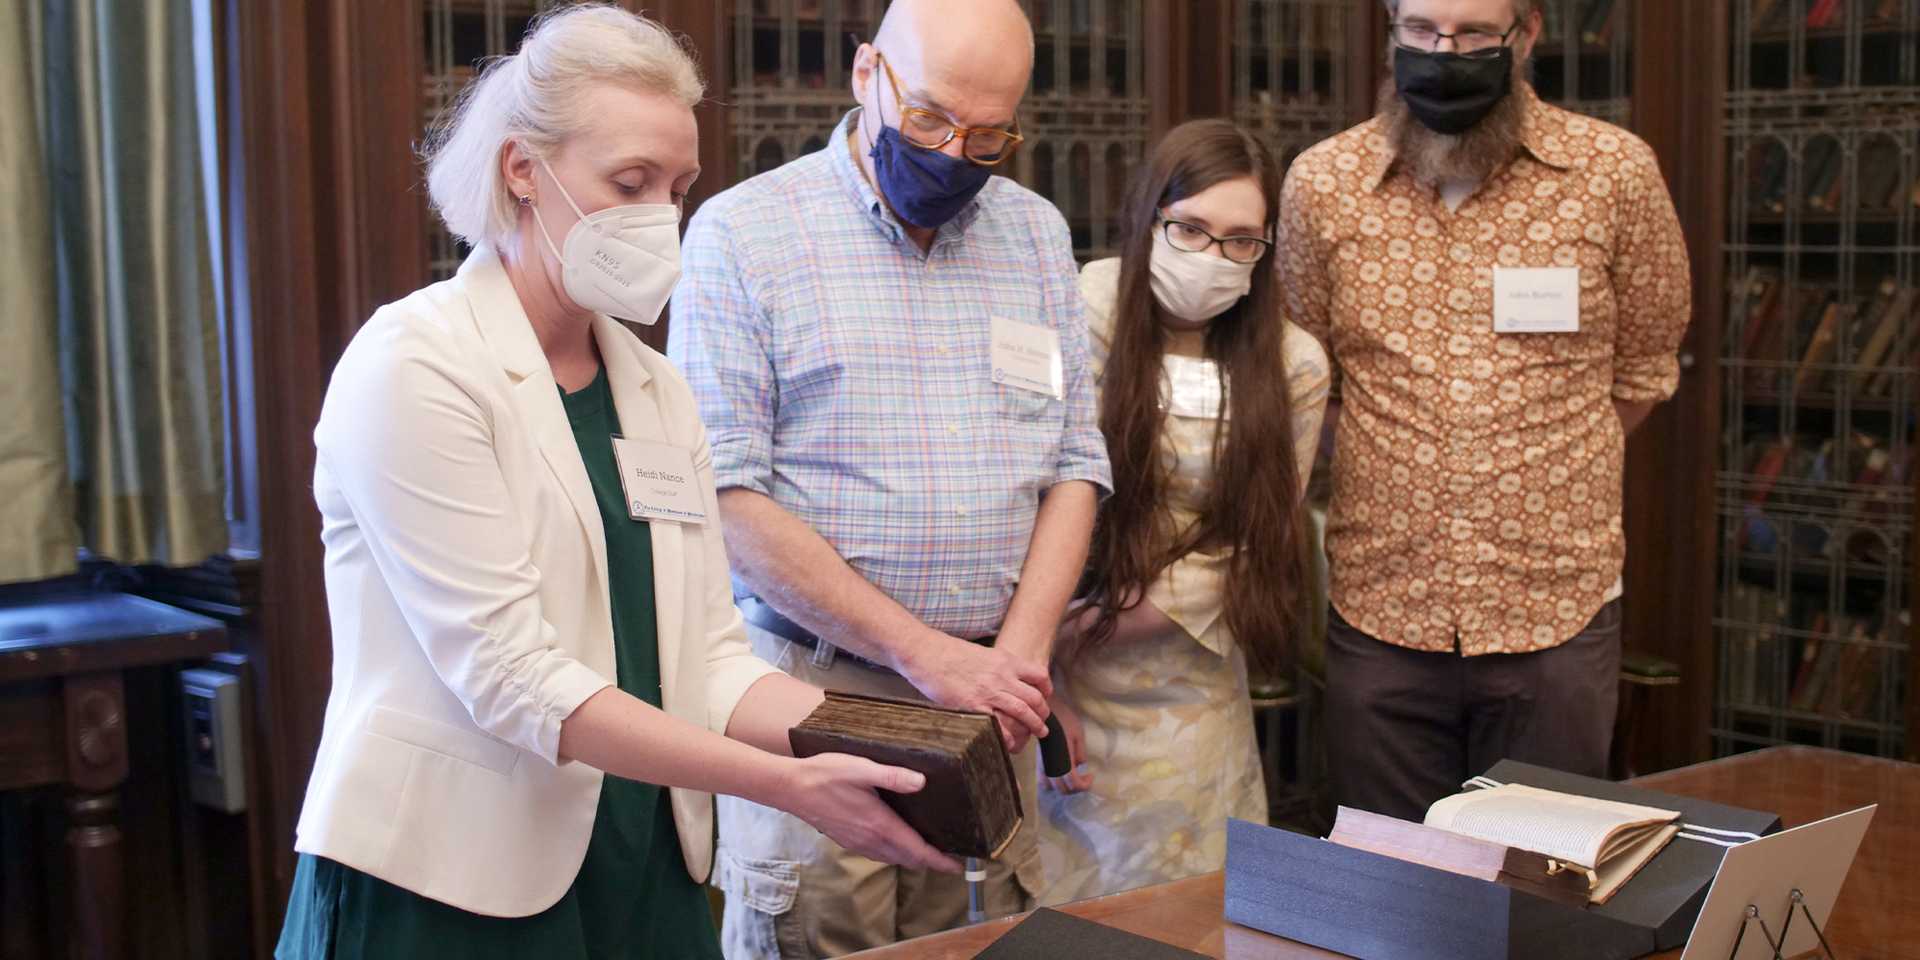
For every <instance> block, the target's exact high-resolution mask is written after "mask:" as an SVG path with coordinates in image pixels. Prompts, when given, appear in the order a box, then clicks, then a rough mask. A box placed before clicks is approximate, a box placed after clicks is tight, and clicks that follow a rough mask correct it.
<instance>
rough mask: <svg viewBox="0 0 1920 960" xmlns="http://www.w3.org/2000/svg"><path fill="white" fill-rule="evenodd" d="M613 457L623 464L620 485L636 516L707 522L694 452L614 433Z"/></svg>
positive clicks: (690, 522) (652, 518)
mask: <svg viewBox="0 0 1920 960" xmlns="http://www.w3.org/2000/svg"><path fill="white" fill-rule="evenodd" d="M613 459H614V462H615V463H617V464H619V466H620V487H621V489H622V490H623V491H625V492H626V496H627V513H628V515H629V516H631V517H633V519H635V520H666V521H670V522H673V523H686V524H694V525H699V524H704V523H706V522H707V507H706V502H705V500H704V498H702V497H701V496H700V475H699V474H698V473H697V472H695V471H694V469H693V454H692V453H690V452H688V451H686V450H683V449H681V448H679V447H676V446H672V445H670V444H665V443H650V442H648V441H645V440H628V439H627V438H625V437H614V438H613Z"/></svg>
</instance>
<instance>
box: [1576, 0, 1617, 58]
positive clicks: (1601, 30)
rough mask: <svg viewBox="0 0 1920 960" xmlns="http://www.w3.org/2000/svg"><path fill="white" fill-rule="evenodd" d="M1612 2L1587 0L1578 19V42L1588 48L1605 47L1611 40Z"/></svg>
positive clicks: (1612, 0)
mask: <svg viewBox="0 0 1920 960" xmlns="http://www.w3.org/2000/svg"><path fill="white" fill-rule="evenodd" d="M1616 6H1617V5H1616V4H1615V3H1614V0H1587V5H1586V10H1585V15H1584V16H1582V17H1581V18H1580V42H1581V43H1584V44H1586V45H1587V46H1590V47H1599V46H1605V45H1606V43H1607V42H1608V41H1609V40H1611V39H1612V35H1613V15H1614V10H1615V7H1616Z"/></svg>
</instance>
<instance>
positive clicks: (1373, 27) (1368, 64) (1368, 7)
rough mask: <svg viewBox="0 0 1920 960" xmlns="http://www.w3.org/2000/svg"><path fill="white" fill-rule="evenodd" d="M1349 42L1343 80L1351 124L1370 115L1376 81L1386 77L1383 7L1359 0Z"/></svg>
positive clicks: (1384, 14)
mask: <svg viewBox="0 0 1920 960" xmlns="http://www.w3.org/2000/svg"><path fill="white" fill-rule="evenodd" d="M1353 33H1354V37H1353V46H1352V47H1350V48H1348V51H1347V83H1348V84H1350V85H1351V89H1352V90H1353V91H1354V97H1353V114H1352V116H1350V117H1349V118H1348V119H1349V120H1351V121H1352V122H1353V123H1354V124H1360V123H1364V122H1366V121H1367V120H1368V119H1370V118H1371V117H1372V116H1373V109H1374V100H1375V97H1376V95H1377V94H1378V93H1379V91H1380V83H1381V81H1383V80H1385V79H1386V77H1387V11H1386V8H1384V7H1382V6H1380V5H1379V4H1377V3H1373V2H1371V0H1363V4H1362V7H1361V10H1360V28H1359V29H1358V30H1355V31H1354V32H1353Z"/></svg>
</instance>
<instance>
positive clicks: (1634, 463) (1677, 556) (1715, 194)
mask: <svg viewBox="0 0 1920 960" xmlns="http://www.w3.org/2000/svg"><path fill="white" fill-rule="evenodd" d="M1632 12H1633V24H1634V36H1633V51H1634V57H1633V62H1634V76H1633V92H1634V98H1633V110H1634V114H1633V126H1634V129H1635V131H1636V132H1638V133H1639V134H1640V135H1641V136H1642V137H1643V138H1645V139H1646V141H1647V142H1648V143H1649V144H1650V145H1651V146H1652V147H1653V150H1654V153H1655V154H1657V155H1658V156H1659V158H1660V168H1661V172H1662V173H1664V174H1665V175H1666V178H1667V184H1668V187H1669V189H1670V190H1671V191H1672V194H1673V199H1674V203H1675V205H1676V207H1677V208H1678V212H1679V215H1680V224H1681V227H1682V228H1683V229H1684V230H1685V231H1686V239H1687V250H1688V254H1689V258H1690V260H1691V261H1692V266H1693V319H1692V324H1691V326H1690V327H1689V328H1688V331H1687V338H1686V342H1685V344H1684V345H1683V346H1682V348H1681V349H1682V357H1681V364H1682V368H1683V369H1682V370H1681V373H1680V389H1679V392H1678V393H1676V394H1675V395H1674V397H1673V399H1672V400H1671V401H1669V402H1667V403H1665V404H1662V405H1661V406H1660V407H1658V408H1656V409H1655V410H1654V412H1653V415H1652V416H1651V417H1649V418H1648V419H1647V422H1646V423H1645V425H1643V426H1642V427H1641V428H1640V429H1639V430H1638V431H1636V432H1635V434H1634V436H1633V438H1632V440H1631V441H1630V442H1629V443H1628V445H1627V465H1626V515H1625V524H1626V536H1627V570H1626V620H1625V625H1624V630H1623V638H1624V642H1625V643H1626V645H1627V646H1628V647H1630V648H1633V649H1638V650H1644V651H1647V652H1650V653H1655V654H1658V655H1660V656H1662V657H1665V658H1667V659H1669V660H1672V661H1673V662H1675V663H1677V664H1679V665H1680V686H1679V687H1678V688H1677V689H1670V690H1656V691H1653V692H1652V696H1651V698H1650V700H1651V703H1650V707H1649V709H1648V710H1647V712H1646V713H1645V715H1644V716H1643V717H1642V718H1641V720H1640V722H1641V723H1642V724H1644V725H1645V727H1646V729H1645V730H1644V731H1642V735H1641V736H1639V737H1638V738H1637V739H1638V741H1639V743H1640V750H1639V755H1638V756H1636V757H1634V758H1633V761H1634V767H1635V769H1638V770H1642V771H1651V770H1663V769H1666V768H1669V767H1675V766H1680V765H1682V764H1686V763H1692V762H1695V761H1698V760H1704V759H1706V758H1707V755H1708V752H1709V750H1710V749H1711V743H1710V738H1709V736H1708V733H1707V731H1708V727H1709V725H1710V723H1711V720H1712V714H1713V696H1714V684H1715V679H1716V678H1715V656H1714V647H1715V642H1714V630H1713V613H1714V610H1713V608H1714V598H1715V596H1716V591H1715V590H1714V589H1713V585H1714V582H1715V573H1716V571H1715V560H1716V558H1717V556H1718V549H1717V548H1718V539H1719V529H1718V520H1717V516H1718V511H1717V504H1716V502H1715V498H1714V479H1713V478H1714V471H1715V462H1716V453H1717V450H1718V444H1719V442H1720V373H1719V357H1720V334H1721V329H1720V328H1721V317H1723V316H1724V315H1725V313H1726V311H1725V309H1724V305H1725V289H1726V284H1725V281H1724V279H1723V274H1724V273H1725V266H1724V262H1723V258H1722V242H1723V240H1722V237H1723V231H1724V230H1725V228H1726V192H1727V191H1726V181H1725V174H1724V171H1725V169H1726V159H1725V154H1726V146H1725V144H1726V140H1725V137H1724V135H1723V127H1724V123H1723V119H1722V109H1723V105H1724V103H1725V101H1726V75H1727V66H1726V56H1727V54H1726V51H1727V33H1726V26H1727V0H1698V2H1695V3H1687V4H1676V3H1670V2H1667V0H1642V2H1640V3H1638V4H1636V5H1635V7H1634V9H1633V11H1632Z"/></svg>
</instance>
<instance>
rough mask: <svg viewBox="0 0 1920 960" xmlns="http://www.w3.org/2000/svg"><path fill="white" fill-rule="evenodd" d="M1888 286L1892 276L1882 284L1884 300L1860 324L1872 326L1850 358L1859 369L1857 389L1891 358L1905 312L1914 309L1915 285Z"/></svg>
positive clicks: (1903, 322)
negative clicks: (1863, 341)
mask: <svg viewBox="0 0 1920 960" xmlns="http://www.w3.org/2000/svg"><path fill="white" fill-rule="evenodd" d="M1891 287H1893V281H1892V280H1891V279H1889V280H1887V281H1886V282H1884V283H1883V284H1882V285H1881V289H1882V292H1883V294H1884V295H1885V297H1886V300H1885V302H1884V303H1883V304H1882V305H1881V306H1880V307H1879V308H1878V309H1877V310H1875V311H1874V315H1873V317H1872V319H1871V320H1870V321H1869V322H1867V323H1863V324H1861V327H1862V328H1863V329H1864V328H1871V329H1870V330H1869V332H1868V333H1867V334H1866V337H1867V340H1866V342H1865V343H1863V344H1861V346H1860V352H1859V353H1858V354H1856V355H1855V356H1854V360H1853V362H1854V364H1855V365H1856V366H1857V367H1859V368H1860V369H1858V370H1856V371H1855V372H1854V375H1853V382H1854V389H1856V390H1860V389H1864V388H1865V387H1866V385H1867V382H1868V381H1869V380H1870V379H1872V376H1873V374H1872V371H1873V370H1874V369H1876V368H1878V367H1879V366H1881V365H1882V364H1883V363H1885V362H1886V361H1887V360H1888V359H1889V358H1890V357H1891V355H1892V353H1893V347H1894V344H1895V342H1896V341H1898V340H1899V338H1900V331H1901V329H1902V327H1903V326H1904V325H1905V324H1906V321H1907V315H1908V314H1909V313H1911V312H1912V310H1913V301H1914V293H1915V290H1914V288H1912V287H1908V288H1906V289H1904V290H1901V289H1893V290H1889V288H1891Z"/></svg>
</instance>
